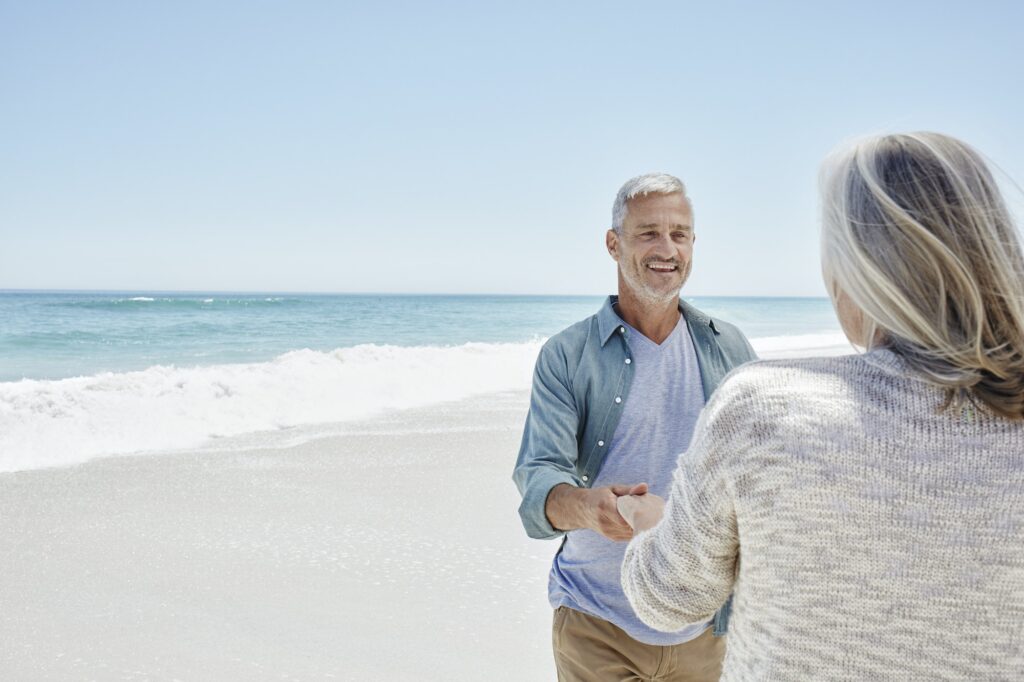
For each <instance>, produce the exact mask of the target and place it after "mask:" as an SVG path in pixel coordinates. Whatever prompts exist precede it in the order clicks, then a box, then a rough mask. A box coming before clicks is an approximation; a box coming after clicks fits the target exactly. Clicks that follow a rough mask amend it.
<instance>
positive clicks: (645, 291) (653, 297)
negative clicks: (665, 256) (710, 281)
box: [622, 259, 690, 307]
mask: <svg viewBox="0 0 1024 682" xmlns="http://www.w3.org/2000/svg"><path fill="white" fill-rule="evenodd" d="M648 263H674V264H675V265H676V267H678V268H682V263H680V262H679V261H677V260H675V259H673V260H660V259H650V260H647V261H644V262H643V263H641V264H640V267H641V268H646V267H647V264H648ZM689 277H690V264H689V263H687V264H686V270H684V271H683V276H682V278H681V279H680V280H679V286H677V287H675V288H674V289H672V290H669V291H659V290H657V289H654V288H652V287H651V286H650V285H649V284H648V283H647V282H645V281H644V279H643V273H641V272H637V271H634V270H633V269H632V268H622V278H623V279H624V280H626V283H627V284H628V285H629V288H630V290H631V292H632V294H633V296H634V297H636V298H637V300H639V301H640V303H641V305H644V306H652V307H653V306H661V305H665V304H666V303H670V302H671V301H676V300H679V292H680V291H681V290H682V288H683V285H684V284H686V280H687V279H689Z"/></svg>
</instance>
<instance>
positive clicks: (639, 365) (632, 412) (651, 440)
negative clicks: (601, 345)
mask: <svg viewBox="0 0 1024 682" xmlns="http://www.w3.org/2000/svg"><path fill="white" fill-rule="evenodd" d="M624 326H625V327H626V342H627V344H628V345H629V354H630V355H629V357H630V359H631V362H632V364H633V371H634V374H633V382H632V387H631V388H630V391H629V396H628V397H627V398H626V402H625V405H624V406H623V411H622V418H621V420H620V422H619V426H618V428H617V429H616V430H615V434H614V436H612V440H611V443H610V444H609V449H608V453H607V454H606V455H605V459H604V462H603V464H602V465H601V470H600V471H599V472H598V475H597V478H596V479H595V480H594V482H593V485H594V487H600V486H605V485H613V484H617V483H626V484H632V483H640V482H646V483H648V484H649V485H650V490H651V492H653V493H655V494H657V495H660V496H662V497H668V492H669V490H670V488H671V483H672V474H673V473H674V471H675V469H676V462H677V460H678V458H679V454H680V453H682V452H683V451H685V450H686V448H687V447H688V446H689V444H690V438H691V437H692V435H693V429H694V426H695V425H696V423H697V417H698V416H699V415H700V411H701V409H702V408H703V407H704V390H703V388H702V385H701V379H700V366H699V365H698V364H697V355H696V353H695V352H694V348H693V341H692V340H691V339H690V334H689V330H688V328H687V326H686V320H685V319H683V318H682V317H680V319H679V322H678V324H676V326H675V329H673V330H672V333H671V334H669V336H668V338H666V339H665V340H664V341H663V342H662V343H661V345H658V344H656V343H654V342H653V341H651V340H650V339H648V338H647V337H646V336H644V335H643V334H641V333H640V332H638V331H637V330H636V329H633V328H632V327H630V326H629V325H625V323H624ZM625 551H626V543H625V542H613V541H611V540H608V539H607V538H605V537H604V536H602V535H601V534H599V533H596V532H594V531H592V530H574V531H569V532H568V533H567V534H566V540H565V544H564V545H563V546H562V549H561V550H560V551H559V553H558V555H557V556H556V557H555V561H554V563H553V564H552V567H551V574H550V576H549V580H548V599H549V601H550V603H551V605H552V607H554V608H558V607H559V606H568V607H570V608H573V609H576V610H577V611H582V612H584V613H588V614H590V615H592V616H597V617H598V618H601V619H603V620H606V621H608V622H610V623H613V624H614V625H617V626H618V627H620V628H622V629H623V630H625V631H626V632H627V633H628V634H629V635H630V636H631V637H632V638H633V639H635V640H637V641H640V642H644V643H646V644H654V645H662V646H667V645H674V644H680V643H682V642H687V641H689V640H691V639H694V638H695V637H697V636H698V635H700V634H701V633H702V632H703V631H704V629H705V628H706V627H707V625H708V623H709V622H710V621H707V622H702V623H695V624H693V625H690V626H687V627H686V628H683V629H682V630H680V631H679V632H659V631H658V630H654V629H651V628H649V627H647V626H646V625H644V623H642V622H641V621H640V619H639V618H637V616H636V614H635V613H634V612H633V608H632V607H631V606H630V605H629V601H628V600H627V599H626V595H625V594H624V593H623V591H622V584H621V580H620V571H621V568H622V557H623V555H624V554H625Z"/></svg>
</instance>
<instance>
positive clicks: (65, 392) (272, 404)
mask: <svg viewBox="0 0 1024 682" xmlns="http://www.w3.org/2000/svg"><path fill="white" fill-rule="evenodd" d="M540 344H541V342H540V341H535V342H530V343H519V344H512V343H509V344H484V343H468V344H465V345H462V346H451V347H433V346H421V347H413V348H407V347H398V346H378V345H362V346H355V347H352V348H341V349H338V350H335V351H332V352H328V353H324V352H317V351H312V350H297V351H292V352H289V353H285V354H284V355H281V356H279V357H277V358H275V359H274V360H272V361H270V362H263V363H250V364H233V365H214V366H209V367H192V368H185V367H173V366H156V367H150V368H149V369H146V370H144V371H139V372H124V373H105V374H99V375H96V376H90V377H76V378H71V379H60V380H56V381H36V380H27V379H26V380H22V381H16V382H7V383H0V472H10V471H19V470H25V469H37V468H43V467H51V466H63V465H68V464H75V463H79V462H84V461H86V460H89V459H92V458H94V457H98V456H104V455H117V454H129V453H145V452H154V451H166V450H172V449H182V448H192V447H197V446H201V445H203V444H204V443H207V442H209V441H210V440H211V439H214V438H219V437H225V436H233V435H238V434H243V433H249V432H255V431H266V430H274V429H281V428H286V427H291V426H298V425H303V424H316V423H323V422H344V421H352V420H357V419H361V418H365V417H369V416H373V415H375V414H379V413H381V412H384V411H387V410H394V409H405V408H411V407H421V406H425V405H430V404H434V403H439V402H444V401H450V400H459V399H463V398H466V397H470V396H473V395H477V394H483V393H490V392H497V391H507V390H515V389H526V388H528V387H529V385H530V377H531V372H532V369H533V363H534V360H535V358H536V356H537V351H538V350H539V348H540Z"/></svg>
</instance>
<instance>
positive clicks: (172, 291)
mask: <svg viewBox="0 0 1024 682" xmlns="http://www.w3.org/2000/svg"><path fill="white" fill-rule="evenodd" d="M0 294H242V295H251V296H263V295H305V296H481V297H483V296H492V297H498V296H508V297H521V298H529V297H535V298H544V297H554V296H561V297H565V298H603V297H605V296H608V295H609V294H607V293H603V294H565V293H559V294H552V293H545V294H541V293H512V292H471V293H467V292H444V291H427V292H403V291H307V290H283V289H276V290H275V289H67V288H53V289H26V288H0ZM612 295H614V294H612ZM680 298H824V299H827V298H828V296H820V295H818V296H815V295H810V294H775V295H765V294H758V295H750V294H687V293H686V292H685V291H682V292H680Z"/></svg>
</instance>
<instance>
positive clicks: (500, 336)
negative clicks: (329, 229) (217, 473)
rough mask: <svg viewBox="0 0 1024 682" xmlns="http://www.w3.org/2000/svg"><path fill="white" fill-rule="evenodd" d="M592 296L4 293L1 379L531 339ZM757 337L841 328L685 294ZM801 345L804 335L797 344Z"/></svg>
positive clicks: (804, 307)
mask: <svg viewBox="0 0 1024 682" xmlns="http://www.w3.org/2000/svg"><path fill="white" fill-rule="evenodd" d="M602 300H603V299H602V298H601V297H591V296H430V295H424V296H401V295H336V294H273V293H268V294H251V293H247V294H225V293H216V292H211V293H167V292H142V291H137V292H11V291H8V292H3V291H0V381H14V380H18V379H22V378H31V379H59V378H64V377H73V376H82V375H91V374H96V373H98V372H123V371H128V370H141V369H145V368H147V367H151V366H153V365H180V366H195V365H199V366H206V365H220V364H228V363H239V362H260V361H266V360H270V359H272V358H274V357H276V356H278V355H280V354H282V353H285V352H287V351H291V350H296V349H302V348H309V349H312V350H319V351H330V350H334V349H337V348H347V347H352V346H357V345H360V344H375V345H397V346H407V347H408V346H437V345H442V346H452V345H460V344H464V343H468V342H482V343H522V342H528V341H531V340H536V339H539V338H545V337H548V336H550V335H551V334H554V333H555V332H557V331H558V330H560V329H562V328H564V327H566V326H567V325H569V324H571V323H573V322H575V321H577V320H579V319H582V318H584V317H586V316H588V315H590V314H592V313H593V312H594V311H595V310H597V309H598V308H599V307H600V305H601V303H602ZM688 300H690V301H691V302H692V303H694V304H695V305H696V306H697V307H699V308H701V309H702V310H704V311H706V312H708V313H709V314H711V315H715V316H718V317H721V318H723V319H725V320H727V321H730V322H733V323H735V324H737V325H739V326H740V327H741V328H742V329H743V330H744V331H745V332H746V334H747V335H748V336H749V337H751V338H763V337H799V336H802V335H808V334H825V333H830V332H837V331H838V330H839V327H838V323H837V322H836V319H835V315H834V314H833V312H832V307H831V305H830V304H829V302H828V300H827V299H824V298H821V299H818V298H719V297H708V298H704V297H697V298H690V299H688ZM794 342H797V341H796V340H795V339H794Z"/></svg>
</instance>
